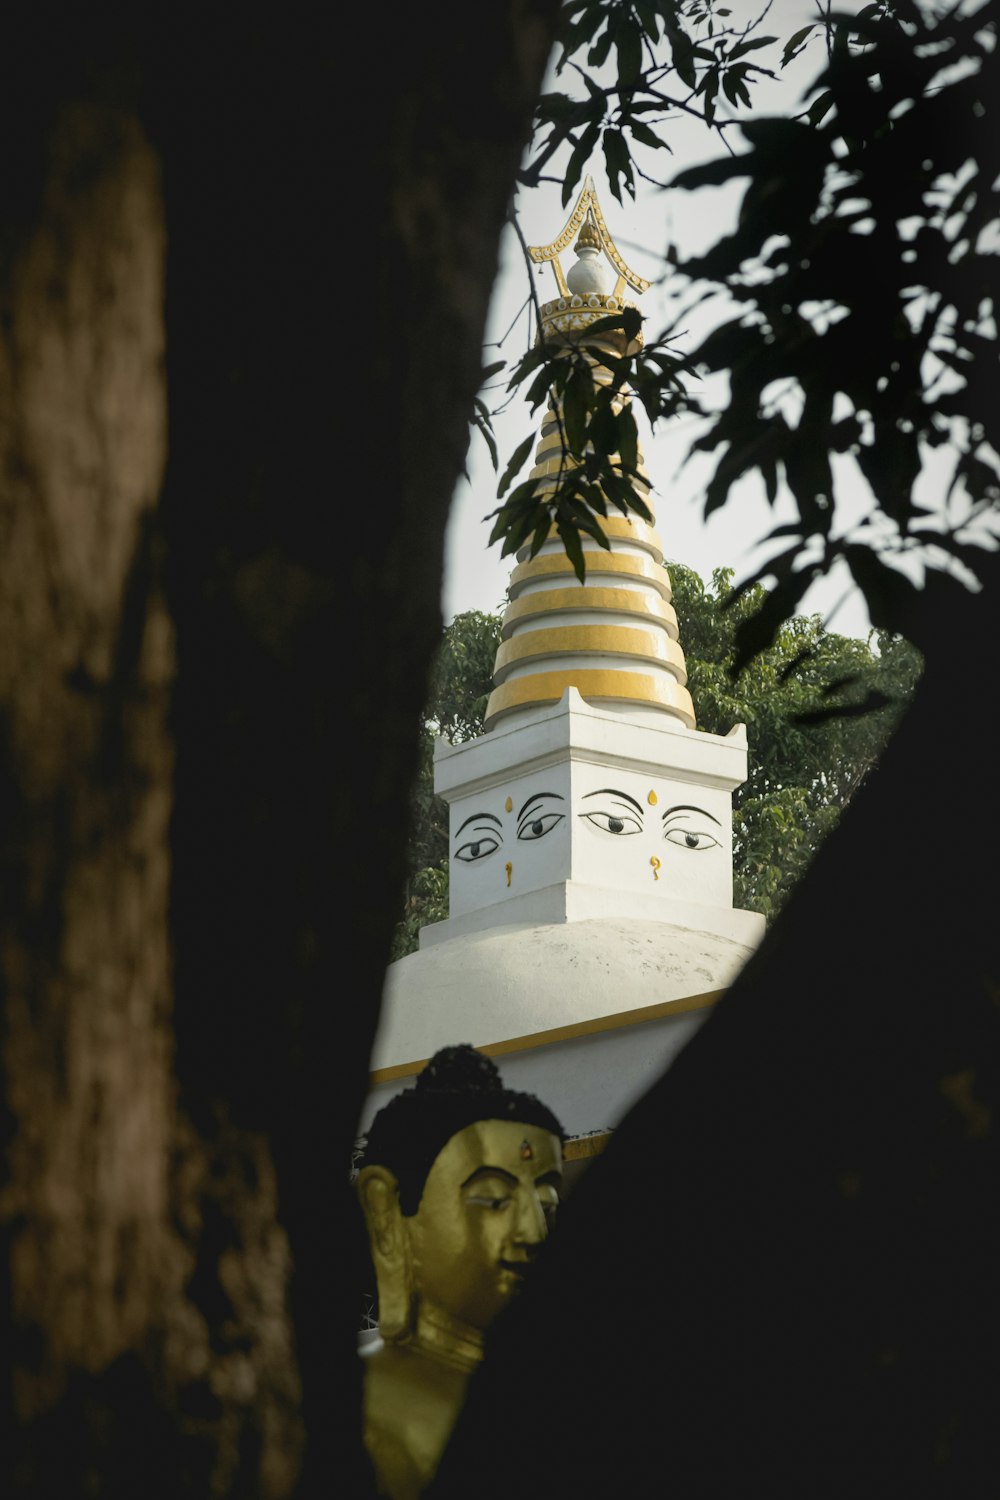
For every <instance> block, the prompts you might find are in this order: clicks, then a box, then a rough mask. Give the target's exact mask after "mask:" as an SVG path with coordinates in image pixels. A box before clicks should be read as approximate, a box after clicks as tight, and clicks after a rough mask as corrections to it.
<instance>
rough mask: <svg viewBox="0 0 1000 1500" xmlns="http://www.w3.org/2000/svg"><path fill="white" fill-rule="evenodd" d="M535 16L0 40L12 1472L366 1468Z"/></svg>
mask: <svg viewBox="0 0 1000 1500" xmlns="http://www.w3.org/2000/svg"><path fill="white" fill-rule="evenodd" d="M555 10H556V7H555V5H554V3H552V0H544V3H543V0H536V3H528V0H521V3H509V4H506V5H504V6H501V7H489V8H488V9H487V10H485V11H484V12H483V14H482V15H480V16H479V17H478V18H477V21H476V27H475V35H474V36H473V35H472V34H471V32H469V31H467V30H465V29H463V27H462V26H459V25H456V24H455V13H454V11H453V9H452V8H451V7H447V8H445V7H435V6H433V5H432V6H431V7H430V8H429V9H428V8H427V7H425V8H424V9H423V10H422V11H421V13H420V16H419V18H417V17H408V16H405V17H404V18H402V19H401V20H399V21H398V23H397V24H395V26H394V31H393V35H392V36H391V37H388V38H382V37H380V38H379V39H378V52H377V53H376V50H375V45H374V42H373V40H372V36H371V28H370V27H369V26H368V24H367V23H365V25H364V27H361V26H354V27H352V28H350V29H346V28H345V27H344V26H343V25H337V24H336V23H334V22H332V21H331V22H328V23H327V22H324V23H315V24H311V25H310V26H308V27H305V28H303V29H293V28H292V26H291V25H290V24H286V23H284V22H281V23H278V22H276V21H275V20H274V18H273V17H271V18H264V19H262V20H259V21H247V20H241V21H240V22H239V23H234V22H233V20H232V17H231V16H228V15H227V17H226V18H225V20H224V21H223V19H222V18H221V17H220V18H212V17H209V18H207V19H206V18H204V17H203V18H201V19H200V20H199V24H198V27H197V34H196V35H195V34H194V33H193V32H192V31H190V30H188V29H187V28H185V27H183V26H181V25H180V24H178V23H177V22H173V23H171V22H169V21H167V20H164V19H161V18H159V17H157V18H154V19H151V20H148V21H147V20H144V19H139V18H137V17H135V16H132V17H130V18H128V21H127V24H121V25H116V26H112V25H110V24H109V25H107V26H101V25H99V24H98V23H97V22H96V21H95V20H94V19H93V18H92V17H87V18H81V17H79V16H76V15H75V14H74V13H72V12H71V11H70V9H69V8H66V10H65V12H64V13H62V14H61V15H60V20H61V21H62V23H63V24H62V25H61V27H59V28H57V34H58V37H59V41H60V46H59V47H58V48H55V49H53V47H52V45H51V43H52V37H53V32H52V29H51V20H52V18H51V17H46V24H45V26H42V25H41V23H39V25H38V31H37V34H36V35H35V36H34V37H33V38H32V39H31V42H30V43H29V45H27V46H26V47H25V48H24V49H23V50H22V51H21V52H20V53H19V54H18V57H17V59H16V64H15V62H14V60H12V58H11V57H9V56H8V57H7V58H6V59H5V60H4V63H3V72H4V74H5V77H4V78H3V79H0V83H3V84H4V85H5V88H4V90H3V91H2V92H3V100H2V103H0V114H2V117H3V120H4V122H5V123H6V125H7V126H8V127H9V131H8V139H14V138H16V139H17V140H18V141H19V142H20V144H21V148H22V149H21V150H20V151H19V152H18V153H17V154H16V157H15V158H13V159H12V160H11V161H10V162H9V163H8V164H7V165H6V166H5V169H4V170H5V174H6V182H5V184H4V186H5V188H6V191H5V193H4V197H3V202H4V204H5V205H6V207H5V214H4V221H3V224H2V225H0V299H2V300H0V312H2V322H0V424H2V425H0V451H2V458H3V479H2V484H0V528H2V531H0V805H2V809H3V829H2V833H0V840H2V842H0V858H2V866H0V869H2V879H3V898H2V913H0V922H2V926H0V983H2V1000H3V1070H4V1071H3V1079H4V1094H3V1115H2V1121H3V1139H4V1145H5V1151H6V1173H5V1176H4V1180H3V1186H2V1191H0V1225H2V1233H3V1247H4V1274H5V1276H6V1279H7V1288H6V1290H7V1293H8V1297H7V1299H6V1303H7V1309H8V1311H7V1314H6V1318H5V1322H4V1324H3V1326H0V1347H2V1349H3V1351H4V1355H3V1359H4V1368H5V1377H4V1378H5V1386H4V1391H3V1403H2V1405H3V1412H2V1415H3V1428H4V1430H3V1432H2V1433H0V1446H2V1453H3V1458H2V1459H0V1472H2V1473H3V1475H4V1480H3V1488H4V1492H5V1493H10V1494H12V1495H15V1494H23V1495H41V1494H49V1493H56V1492H60V1493H64V1494H71V1493H72V1494H76V1493H79V1494H87V1495H95V1496H97V1495H100V1496H104V1495H116V1496H117V1495H122V1496H124V1495H126V1494H128V1495H135V1494H136V1493H139V1492H142V1493H144V1494H147V1495H158V1494H163V1495H172V1496H177V1495H182V1494H186V1493H190V1494H197V1495H207V1494H217V1495H248V1496H249V1495H254V1496H266V1497H271V1496H274V1497H277V1496H284V1495H289V1494H291V1493H292V1492H293V1491H297V1492H298V1493H302V1494H318V1493H320V1491H322V1492H323V1493H325V1494H328V1493H330V1492H331V1491H332V1488H333V1486H334V1485H335V1483H336V1484H339V1487H340V1492H342V1493H350V1494H352V1495H353V1494H358V1495H360V1494H363V1493H364V1492H365V1487H366V1486H367V1485H369V1483H370V1476H369V1474H368V1471H367V1466H366V1461H365V1460H364V1459H363V1457H362V1456H361V1452H360V1443H359V1432H360V1422H359V1399H360V1397H359V1379H358V1375H357V1370H356V1359H355V1356H354V1340H355V1331H356V1327H357V1321H358V1306H357V1302H358V1300H359V1294H360V1290H361V1288H362V1287H363V1286H364V1285H365V1278H364V1273H363V1271H362V1269H361V1265H362V1258H363V1253H364V1248H363V1245H362V1240H361V1230H360V1223H359V1221H358V1220H357V1217H356V1211H355V1208H354V1204H353V1202H352V1200H351V1198H350V1195H349V1191H348V1187H347V1182H346V1176H347V1168H348V1165H349V1161H350V1151H351V1144H352V1141H353V1135H354V1129H355V1122H356V1119H357V1114H358V1110H359V1107H360V1103H361V1100H362V1097H363V1094H364V1089H365V1077H366V1066H367V1058H368V1054H369V1050H370V1044H371V1038H372V1035H373V1032H374V1027H375V1024H376V1020H377V1012H378V999H379V993H380V989H381V981H382V973H383V970H384V965H385V961H386V957H387V954H388V948H389V939H390V934H391V930H392V926H393V923H394V921H395V917H396V906H397V903H398V897H399V892H400V890H401V888H402V882H403V868H404V867H403V855H404V848H405V840H406V833H407V828H406V822H407V792H408V786H409V782H410V779H411V776H412V773H413V770H414V767H415V762H416V749H417V724H418V718H419V713H420V708H421V705H422V701H423V695H424V689H425V683H426V676H427V669H428V664H429V660H430V656H431V653H432V651H433V648H434V646H435V645H436V643H437V639H438V636H439V632H440V607H439V602H438V601H439V594H440V585H441V572H442V556H443V537H444V527H445V522H446V518H447V510H448V505H449V501H450V497H451V492H452V489H453V487H454V484H455V481H456V479H457V477H458V474H459V472H460V469H461V465H462V462H463V458H464V452H465V447H466V443H467V431H468V427H467V422H468V414H469V412H470V410H471V404H472V396H473V395H474V393H475V391H476V388H477V386H478V379H479V370H480V368H481V338H482V330H483V326H484V322H485V315H486V308H487V302H488V297H489V292H490V288H491V285H492V281H493V277H494V274H495V269H496V257H497V245H498V240H499V234H500V229H501V227H502V224H503V221H504V217H505V214H506V209H507V200H508V197H509V193H510V190H511V187H512V184H513V180H514V173H515V170H516V167H517V163H518V160H519V156H520V152H521V149H522V147H523V144H524V141H525V139H526V136H527V130H528V125H529V120H530V114H531V109H532V107H533V103H534V100H535V98H536V97H537V93H538V89H539V86H540V82H541V76H542V71H543V69H544V65H545V61H546V58H547V55H548V50H549V46H550V44H551V38H552V33H553V28H554V21H555ZM484 61H485V71H484ZM355 1289H356V1290H355Z"/></svg>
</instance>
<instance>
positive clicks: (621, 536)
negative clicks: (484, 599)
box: [517, 516, 663, 563]
mask: <svg viewBox="0 0 1000 1500" xmlns="http://www.w3.org/2000/svg"><path fill="white" fill-rule="evenodd" d="M598 520H599V523H600V527H601V530H602V531H603V532H604V535H605V536H606V537H607V539H608V541H609V542H633V543H634V544H635V546H637V547H645V549H646V551H647V552H648V553H649V554H650V556H651V557H652V559H653V561H654V562H655V563H661V562H662V561H663V543H662V542H661V541H660V535H659V532H658V531H656V529H655V528H654V527H652V526H650V525H649V524H648V522H646V521H643V520H642V519H641V518H640V517H639V516H636V517H635V519H634V520H632V519H631V517H628V516H607V517H604V516H600V517H598ZM547 540H548V541H552V542H557V541H558V540H559V532H558V531H557V530H556V528H555V526H552V527H550V528H549V534H548V538H547ZM528 551H529V548H528V547H522V548H521V551H520V552H518V554H517V557H518V561H519V562H522V561H526V560H527V555H528ZM522 552H523V553H524V557H523V558H522V556H521V553H522Z"/></svg>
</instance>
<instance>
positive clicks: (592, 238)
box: [576, 208, 602, 255]
mask: <svg viewBox="0 0 1000 1500" xmlns="http://www.w3.org/2000/svg"><path fill="white" fill-rule="evenodd" d="M601 248H602V247H601V236H600V234H599V233H598V231H597V225H596V224H595V223H594V214H593V211H592V210H591V209H589V208H588V209H587V217H586V218H585V219H584V221H583V228H582V229H581V230H580V238H579V239H578V240H577V242H576V253H577V255H579V254H580V251H581V250H600V249H601Z"/></svg>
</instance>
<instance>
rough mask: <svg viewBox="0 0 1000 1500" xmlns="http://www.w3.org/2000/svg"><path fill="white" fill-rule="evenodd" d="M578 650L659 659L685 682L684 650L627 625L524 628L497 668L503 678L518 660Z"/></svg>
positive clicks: (505, 649) (664, 637)
mask: <svg viewBox="0 0 1000 1500" xmlns="http://www.w3.org/2000/svg"><path fill="white" fill-rule="evenodd" d="M577 652H580V653H581V654H585V655H601V656H621V657H624V658H625V659H626V660H627V659H638V660H642V661H653V662H660V663H662V664H663V665H664V666H667V667H669V668H670V669H671V670H672V671H673V672H674V673H675V675H676V676H677V678H678V681H680V682H681V683H682V684H683V683H685V682H686V681H687V670H686V668H685V665H684V653H683V651H682V650H681V648H680V646H678V645H677V643H676V642H675V641H672V640H671V639H670V637H669V636H668V635H667V634H666V632H665V631H660V632H658V633H656V634H654V633H653V632H652V631H648V630H633V629H630V627H629V626H627V625H561V626H559V625H557V626H554V627H553V628H551V629H548V630H528V631H525V632H524V633H523V634H521V635H515V636H514V637H513V639H511V640H509V641H504V642H503V643H502V644H501V646H500V648H499V650H498V651H497V659H496V666H495V667H494V672H495V674H496V677H497V680H498V681H500V680H501V674H503V673H504V672H505V671H506V670H508V669H509V668H510V667H512V666H514V665H515V664H516V663H517V662H524V661H530V660H531V659H532V658H536V657H543V656H572V655H574V654H575V653H577ZM653 800H654V801H655V800H656V798H655V794H654V797H653Z"/></svg>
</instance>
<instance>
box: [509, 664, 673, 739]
mask: <svg viewBox="0 0 1000 1500" xmlns="http://www.w3.org/2000/svg"><path fill="white" fill-rule="evenodd" d="M570 687H574V688H576V690H577V692H578V693H579V694H580V696H581V697H582V698H585V699H586V700H587V701H588V702H589V703H598V702H600V700H601V699H605V700H610V701H613V702H617V703H635V704H638V705H640V706H642V707H649V708H659V709H662V710H663V712H664V713H667V714H671V715H672V716H673V717H674V718H676V719H680V721H681V722H682V723H683V724H686V725H687V727H688V728H689V729H693V728H694V724H695V720H694V704H693V703H692V702H691V694H690V693H689V692H688V690H687V688H684V687H681V685H680V683H678V682H675V681H674V680H673V678H671V677H649V676H647V675H646V674H645V673H643V672H618V671H615V670H613V669H610V668H606V667H601V668H597V669H595V670H592V671H588V670H587V669H583V670H575V671H561V672H536V673H533V674H532V675H531V676H530V677H515V678H513V679H512V680H510V681H508V682H504V683H501V685H500V686H499V687H496V688H494V689H493V692H492V693H491V694H490V698H489V702H488V704H487V705H486V720H485V727H486V728H487V729H489V728H490V727H491V725H492V724H493V723H494V722H495V721H496V720H497V719H498V718H500V717H501V715H503V714H508V713H512V712H513V711H514V709H517V708H528V707H534V706H538V705H541V704H543V703H558V702H559V700H560V698H561V697H562V695H563V693H564V692H565V691H566V689H567V688H570Z"/></svg>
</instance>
